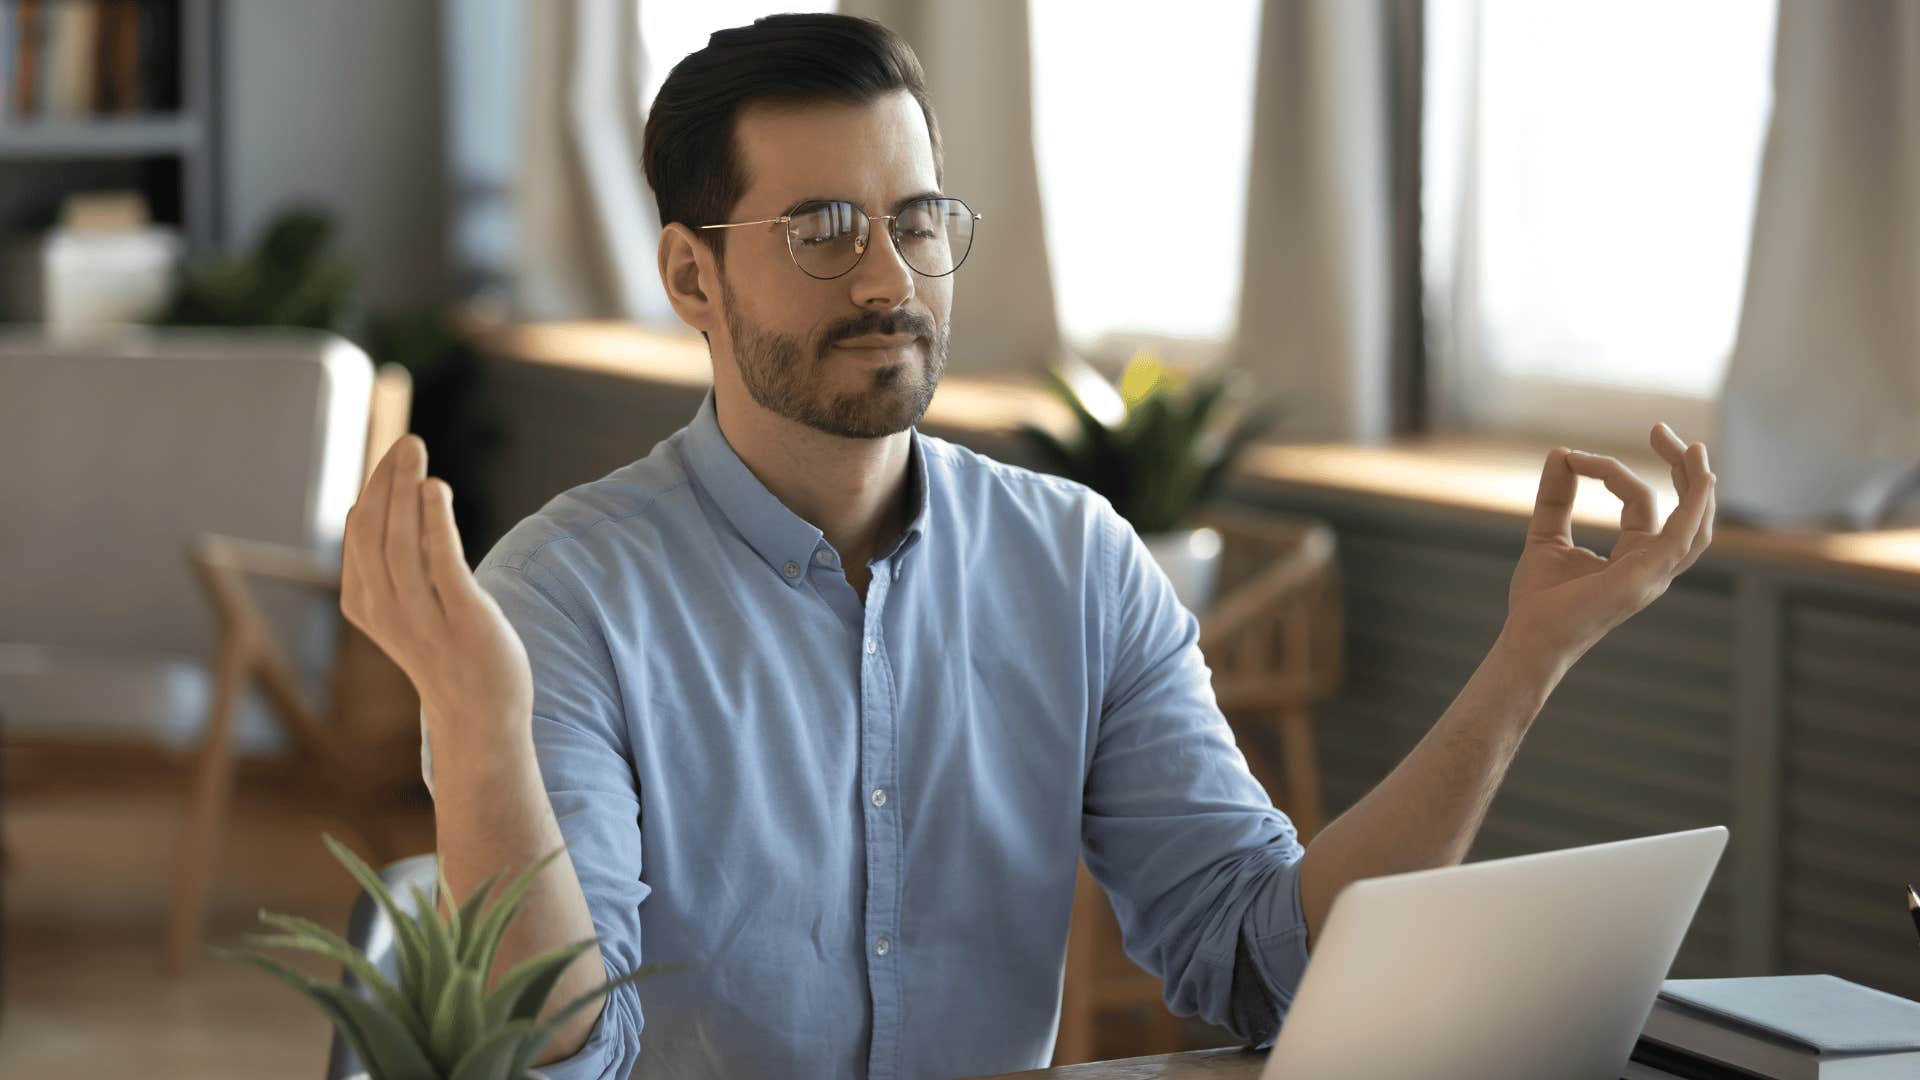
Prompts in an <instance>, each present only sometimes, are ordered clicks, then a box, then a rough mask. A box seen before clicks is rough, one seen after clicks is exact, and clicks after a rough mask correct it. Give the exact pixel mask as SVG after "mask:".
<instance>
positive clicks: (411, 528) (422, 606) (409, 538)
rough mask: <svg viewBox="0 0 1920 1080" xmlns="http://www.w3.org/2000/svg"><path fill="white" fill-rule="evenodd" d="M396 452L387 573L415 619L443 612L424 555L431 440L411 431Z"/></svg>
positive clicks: (395, 593)
mask: <svg viewBox="0 0 1920 1080" xmlns="http://www.w3.org/2000/svg"><path fill="white" fill-rule="evenodd" d="M394 452H395V453H396V454H398V455H399V458H398V460H397V461H396V462H395V464H394V470H393V483H392V492H391V494H390V496H389V498H388V500H387V536H386V543H385V552H386V564H387V576H388V577H389V579H391V580H392V582H393V591H394V595H395V596H396V597H397V598H398V599H399V601H400V604H401V607H402V609H403V610H405V611H406V612H407V613H408V617H409V621H411V620H412V619H417V618H420V617H422V616H424V615H425V614H427V613H428V612H429V611H430V612H432V613H433V614H434V615H436V616H437V615H438V614H439V605H437V604H435V603H434V600H433V592H432V590H431V588H430V587H429V586H428V585H427V567H426V560H425V559H423V558H422V557H421V555H420V485H421V483H422V482H423V481H425V480H426V478H427V444H426V443H424V442H422V441H421V440H420V437H419V436H417V435H408V436H406V437H404V438H402V439H401V440H400V442H399V444H397V445H396V446H395V447H394Z"/></svg>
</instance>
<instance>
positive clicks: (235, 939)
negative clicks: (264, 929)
mask: <svg viewBox="0 0 1920 1080" xmlns="http://www.w3.org/2000/svg"><path fill="white" fill-rule="evenodd" d="M0 770H3V771H4V774H5V789H4V794H3V795H0V835H3V836H4V842H5V856H6V864H5V871H4V876H3V877H0V886H3V887H4V889H5V919H6V926H5V940H4V946H3V947H0V949H3V951H0V994H3V995H4V996H0V1076H7V1077H14V1076H18V1077H29V1076H31V1077H101V1076H126V1075H138V1076H142V1077H147V1078H151V1080H172V1078H176V1077H177V1078H182V1080H184V1078H187V1077H193V1078H196V1080H219V1078H224V1077H235V1078H239V1077H247V1078H256V1077H268V1076H271V1077H296V1078H297V1077H314V1078H316V1080H317V1078H318V1077H320V1076H322V1075H324V1072H325V1068H326V1056H327V1045H328V1039H329V1036H330V1029H329V1027H328V1025H327V1022H326V1020H325V1019H324V1018H323V1017H322V1016H321V1014H320V1013H319V1011H318V1010H317V1009H316V1008H314V1006H313V1005H312V1004H310V1003H309V1002H308V1001H307V1000H306V999H305V998H303V997H301V996H300V995H299V994H298V993H296V992H295V991H293V990H291V989H289V988H287V987H285V986H283V985H282V984H280V983H278V982H275V981H274V980H273V979H272V978H271V977H269V976H267V975H265V974H264V973H262V972H259V971H258V970H256V969H254V968H251V967H246V966H243V965H239V964H235V963H232V962H229V961H224V960H220V959H218V958H215V957H211V956H208V957H203V958H201V959H200V960H199V961H198V962H196V963H195V964H194V965H193V966H192V968H191V970H190V971H189V972H188V973H187V974H186V975H185V976H183V977H178V978H175V977H170V976H168V975H166V974H165V973H164V972H163V971H162V968H161V946H160V943H161V936H162V930H163V927H164V926H165V923H166V911H167V888H168V884H169V882H170V880H171V873H172V860H173V857H174V853H175V848H176V843H177V832H178V827H179V819H180V810H181V807H182V806H183V805H184V799H185V795H186V790H187V787H186V776H185V771H184V769H182V768H180V767H179V766H177V765H175V764H172V763H169V762H167V761H165V760H164V759H160V758H157V757H150V758H147V759H146V760H138V759H136V760H112V761H101V762H97V763H95V762H79V761H75V760H71V759H62V760H48V759H47V757H46V755H40V754H34V753H29V752H25V751H17V750H16V751H0ZM288 781H289V777H288V776H287V775H285V773H284V772H282V771H275V770H259V771H255V772H252V773H250V774H247V775H243V776H242V777H241V778H240V781H239V782H238V784H237V785H236V792H235V812H234V814H233V815H232V824H231V826H230V829H229V832H228V835H227V838H226V843H225V846H224V851H223V861H222V863H221V866H220V871H219V873H218V875H217V886H216V890H217V891H216V895H215V897H214V901H213V905H212V911H211V914H210V917H209V920H208V941H209V943H211V944H220V945H238V944H241V943H242V939H243V938H244V936H245V935H246V934H247V933H248V932H250V931H252V930H254V929H256V928H257V924H256V922H255V912H256V911H257V910H258V909H259V908H261V907H266V908H268V909H271V910H275V911H284V912H290V913H294V914H299V915H304V916H307V917H309V918H312V919H315V920H318V921H319V922H321V923H324V924H326V925H328V926H331V927H333V928H335V929H343V928H344V927H345V923H346V915H347V911H348V909H349V907H350V906H351V904H352V902H353V898H354V896H355V894H356V892H357V887H356V886H355V885H354V883H353V881H352V879H350V878H349V877H348V876H347V874H346V871H345V870H343V869H341V868H340V867H339V866H338V865H337V864H336V863H334V862H333V860H332V857H331V856H330V855H329V854H328V853H327V851H326V849H325V848H324V847H322V846H321V843H320V834H321V833H322V832H331V833H333V834H334V835H335V836H337V837H339V838H341V839H342V840H346V841H347V842H349V843H350V844H355V846H358V845H357V842H356V841H354V840H353V838H352V837H351V834H349V833H347V832H345V827H344V826H343V825H341V824H339V823H337V822H335V821H333V820H331V819H330V818H328V817H327V816H325V815H324V814H322V813H319V812H316V811H314V810H310V809H304V808H302V807H301V806H299V805H295V804H294V803H293V802H292V801H290V800H289V799H288V798H287V797H286V796H285V794H284V793H285V792H286V791H287V790H289V788H290V787H292V786H293V785H291V784H289V783H288ZM400 825H401V828H403V829H404V830H405V833H404V835H405V836H406V837H407V839H408V841H409V847H410V848H414V847H416V846H417V849H418V850H423V851H424V850H429V849H431V847H432V846H433V839H432V838H433V826H432V818H431V813H430V811H428V810H427V809H426V808H425V807H424V806H423V807H420V808H418V810H416V811H414V812H411V813H402V814H401V815H400ZM287 959H290V960H294V959H296V958H295V957H287ZM302 966H304V967H306V968H307V970H310V971H313V972H314V973H315V974H316V975H326V976H329V977H333V976H337V974H338V972H337V970H330V969H329V967H328V965H327V964H325V963H324V962H322V963H319V964H308V965H302Z"/></svg>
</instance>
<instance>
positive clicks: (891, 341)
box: [833, 334, 920, 349]
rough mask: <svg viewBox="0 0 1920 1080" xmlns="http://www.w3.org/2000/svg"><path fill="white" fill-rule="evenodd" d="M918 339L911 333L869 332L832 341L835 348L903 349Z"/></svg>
mask: <svg viewBox="0 0 1920 1080" xmlns="http://www.w3.org/2000/svg"><path fill="white" fill-rule="evenodd" d="M919 340H920V339H919V338H917V337H915V336H914V335H912V334H870V335H868V336H866V337H855V338H846V339H844V340H841V341H836V342H834V343H833V347H834V348H836V349H904V348H906V347H907V346H909V345H912V344H913V343H915V342H917V341H919Z"/></svg>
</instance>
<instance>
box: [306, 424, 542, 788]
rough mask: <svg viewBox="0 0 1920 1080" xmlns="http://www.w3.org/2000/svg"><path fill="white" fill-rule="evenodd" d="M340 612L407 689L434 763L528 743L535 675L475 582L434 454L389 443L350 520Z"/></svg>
mask: <svg viewBox="0 0 1920 1080" xmlns="http://www.w3.org/2000/svg"><path fill="white" fill-rule="evenodd" d="M340 611H341V613H342V614H344V615H345V616H346V617H347V620H348V621H349V622H351V623H353V625H355V626H357V627H359V628H360V630H361V632H363V633H365V634H366V635H367V637H369V638H371V639H372V640H373V642H374V644H376V645H378V646H380V648H381V650H382V651H384V652H385V653H386V654H387V655H388V656H389V657H391V658H392V659H393V662H394V663H395V664H398V665H399V666H400V670H402V671H404V672H406V674H407V678H409V679H410V680H412V682H413V688H414V690H415V691H416V692H417V693H418V694H419V695H420V703H421V707H422V708H423V710H424V711H425V713H426V717H427V726H428V729H429V736H430V738H431V740H432V744H433V748H434V755H435V760H436V763H438V762H441V761H444V760H447V759H450V758H453V757H455V756H458V757H461V758H471V757H472V756H473V755H474V754H476V753H481V752H484V751H486V750H488V749H497V748H501V747H504V746H511V745H513V741H512V740H516V739H518V740H524V739H526V738H528V737H529V736H530V731H529V724H530V719H529V718H530V716H531V715H532V711H533V675H532V671H531V669H530V668H529V666H528V664H527V651H526V648H525V646H523V645H522V644H521V642H520V635H518V634H516V633H515V632H514V629H513V625H512V624H511V623H509V622H508V621H507V617H506V615H504V614H503V613H502V612H501V610H500V605H498V604H496V603H494V600H493V597H491V596H489V595H487V593H486V591H485V590H483V589H481V588H480V585H479V583H478V582H476V581H474V579H473V574H472V573H471V572H469V571H468V569H467V560H466V555H465V554H464V553H463V552H462V550H461V547H460V534H459V533H458V532H457V531H456V530H455V529H454V524H453V489H452V488H451V487H448V486H447V483H446V481H444V480H440V479H438V478H429V477H428V476H427V444H426V443H425V442H423V441H421V439H420V437H419V436H417V435H407V436H405V437H403V438H401V439H400V441H398V442H396V443H394V444H393V448H392V449H391V450H389V451H387V456H386V457H385V458H382V459H381V461H380V464H379V466H378V467H376V468H375V469H374V471H373V475H372V476H370V477H368V478H367V486H366V490H364V491H362V492H361V493H360V499H359V501H358V502H356V503H354V504H353V509H352V510H349V511H348V512H347V532H346V541H345V545H344V551H343V564H342V567H341V582H340Z"/></svg>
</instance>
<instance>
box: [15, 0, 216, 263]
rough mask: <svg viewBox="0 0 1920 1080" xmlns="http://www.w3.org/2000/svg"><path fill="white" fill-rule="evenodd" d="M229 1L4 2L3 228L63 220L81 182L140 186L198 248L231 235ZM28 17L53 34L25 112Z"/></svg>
mask: <svg viewBox="0 0 1920 1080" xmlns="http://www.w3.org/2000/svg"><path fill="white" fill-rule="evenodd" d="M220 4H221V0H0V238H4V239H8V240H13V239H18V238H20V237H21V236H23V235H26V234H31V233H33V232H35V231H37V230H40V229H44V228H46V227H47V226H49V225H51V224H53V223H54V221H55V220H56V219H57V217H58V215H59V211H60V203H61V201H62V200H63V199H64V198H65V197H66V196H67V195H70V194H73V193H75V192H84V191H103V190H133V191H139V192H141V193H142V194H143V195H145V197H146V199H147V203H148V205H149V208H150V210H151V212H152V215H153V219H154V221H155V222H158V223H164V224H169V225H173V226H175V227H177V228H179V229H180V231H181V233H182V235H183V237H184V239H185V240H186V243H187V246H188V248H189V249H190V250H204V249H206V248H208V247H211V246H213V245H215V244H217V243H219V242H220V240H221V236H220V227H219V177H220V170H219V167H218V153H219V109H218V105H219V101H218V97H219V95H218V94H217V92H216V86H217V82H218V80H217V57H218V28H219V21H220V20H219V10H218V9H219V6H220ZM76 9H86V10H84V11H78V12H76ZM23 12H25V13H26V14H25V15H24V17H23ZM23 23H24V24H25V26H26V30H27V32H32V31H34V30H35V29H36V28H37V30H38V32H39V33H40V34H41V35H42V36H41V37H40V38H39V41H38V46H37V49H36V50H35V52H36V54H35V56H34V57H33V60H32V61H31V62H30V67H29V71H30V73H31V77H32V78H33V79H34V86H33V89H32V90H30V91H27V94H26V96H25V99H24V104H25V110H24V111H23V110H22V105H23V98H22V93H21V91H22V90H23V89H25V87H23V85H22V81H21V67H22V61H21V47H22V38H23ZM135 26H137V28H138V37H137V40H136V39H134V38H131V37H124V36H125V35H131V34H133V33H134V29H133V28H134V27H135ZM123 40H124V43H123V44H116V42H122V41H123ZM63 42H64V43H63ZM76 58H78V66H77V67H76V68H75V71H77V72H78V74H75V73H74V72H71V71H69V72H63V71H61V70H60V65H61V64H62V63H72V62H74V61H75V59H76ZM48 61H51V64H49V63H48ZM57 86H59V87H63V88H64V93H63V92H62V90H60V89H55V87H57Z"/></svg>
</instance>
